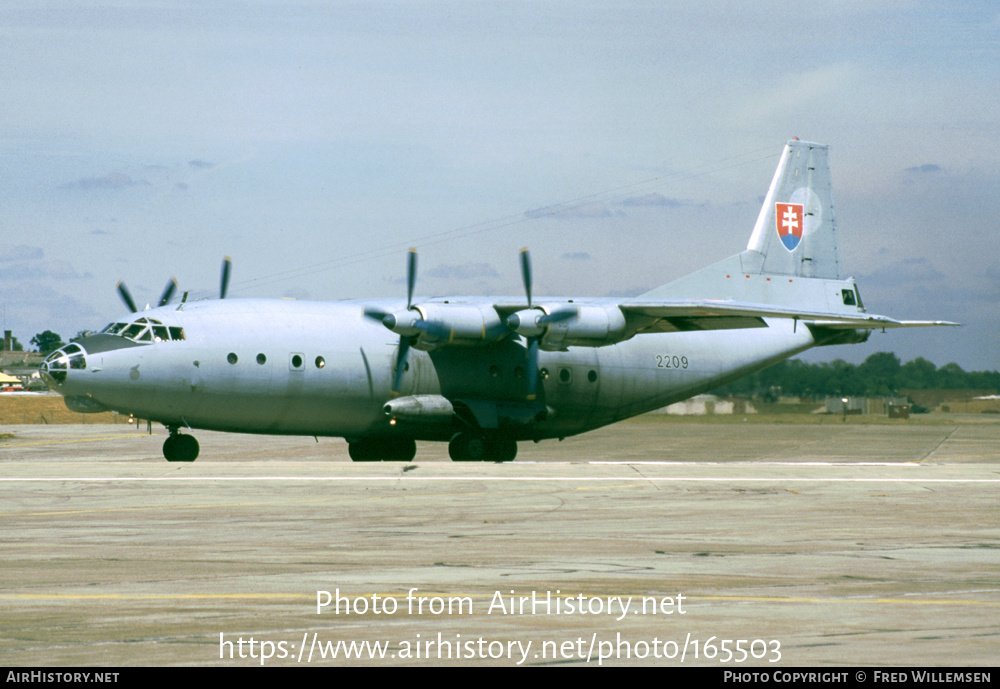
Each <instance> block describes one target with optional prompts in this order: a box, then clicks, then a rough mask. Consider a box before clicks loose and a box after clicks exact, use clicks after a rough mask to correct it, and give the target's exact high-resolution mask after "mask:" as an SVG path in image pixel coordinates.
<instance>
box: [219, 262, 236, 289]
mask: <svg viewBox="0 0 1000 689" xmlns="http://www.w3.org/2000/svg"><path fill="white" fill-rule="evenodd" d="M232 267H233V259H231V258H229V257H228V256H226V257H225V258H224V259H222V279H221V281H220V282H219V299H225V298H226V293H227V292H228V291H229V273H230V271H231V270H232Z"/></svg>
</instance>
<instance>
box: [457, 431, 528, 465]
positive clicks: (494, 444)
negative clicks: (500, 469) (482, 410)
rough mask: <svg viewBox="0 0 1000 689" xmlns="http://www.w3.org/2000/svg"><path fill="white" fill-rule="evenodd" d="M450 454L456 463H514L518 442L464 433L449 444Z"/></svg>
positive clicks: (510, 439) (498, 436) (474, 432)
mask: <svg viewBox="0 0 1000 689" xmlns="http://www.w3.org/2000/svg"><path fill="white" fill-rule="evenodd" d="M448 454H449V455H450V456H451V458H452V460H454V461H456V462H513V461H514V457H516V456H517V442H515V441H514V439H513V438H508V437H507V436H504V435H496V434H487V433H482V432H479V431H462V432H461V433H459V434H458V435H456V436H455V437H454V438H452V439H451V442H450V443H448Z"/></svg>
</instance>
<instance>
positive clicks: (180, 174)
mask: <svg viewBox="0 0 1000 689" xmlns="http://www.w3.org/2000/svg"><path fill="white" fill-rule="evenodd" d="M998 83H1000V9H998V8H997V6H996V3H995V2H992V1H990V2H951V1H944V0H942V1H940V2H932V1H928V0H916V1H911V0H906V1H902V0H899V1H896V0H886V1H884V2H880V1H878V0H857V1H855V0H817V1H815V2H810V3H802V2H800V1H799V0H795V1H794V2H793V1H787V2H786V1H778V2H760V3H743V2H735V1H730V2H726V1H722V2H713V3H704V2H702V0H692V1H690V2H688V1H685V0H681V1H677V2H670V3H664V2H641V1H630V2H588V1H586V0H583V1H581V0H573V1H572V2H570V1H566V2H561V1H553V2H546V1H542V0H537V1H532V2H472V1H470V0H455V1H441V2H433V1H426V2H424V1H416V0H411V1H399V2H374V1H372V2H369V1H365V2H336V1H333V2H327V1H323V2H320V1H315V2H313V1H307V0H303V1H294V0H292V1H284V0H282V1H281V2H277V1H275V2H241V1H235V0H219V1H217V2H213V3H196V2H169V1H167V0H155V1H154V0H150V1H144V0H129V1H128V2H124V1H122V2H106V1H105V2H102V1H100V0H97V1H95V2H88V3H78V2H62V1H60V0H47V1H46V2H17V1H16V0H15V1H13V2H5V3H3V4H2V5H0V237H2V241H0V322H2V327H3V329H9V330H12V331H13V332H14V335H15V336H16V337H17V338H18V339H19V340H20V341H21V343H22V344H24V345H28V343H29V342H30V340H31V338H32V337H33V336H34V335H35V334H37V333H40V332H42V331H44V330H53V331H55V332H57V333H59V334H60V335H62V336H63V338H64V339H68V338H70V337H72V336H73V335H75V334H76V333H78V332H79V331H83V330H89V329H99V328H101V327H103V326H104V325H105V324H106V323H108V322H111V321H113V320H115V319H116V318H118V317H121V316H122V315H123V314H124V313H127V310H126V308H125V307H124V306H123V305H122V303H121V301H120V300H119V298H118V296H117V293H116V290H115V285H116V283H117V282H118V281H119V280H123V281H124V282H125V284H126V285H127V286H128V288H129V290H130V291H131V292H132V294H133V296H134V297H135V299H136V301H137V302H139V303H140V304H142V305H144V304H145V303H148V302H155V301H156V300H157V299H158V297H159V295H160V293H161V292H162V290H163V288H164V286H165V285H166V283H167V281H168V280H169V279H170V277H171V276H176V278H177V280H178V282H179V283H180V289H181V290H182V291H189V292H190V293H191V296H190V298H192V299H193V298H211V297H213V296H216V295H217V292H218V282H219V271H220V268H221V264H222V260H223V257H224V256H231V257H232V259H233V281H232V283H231V287H230V296H232V297H239V296H248V297H261V296H273V297H294V298H299V299H318V300H325V299H341V298H355V297H362V298H364V297H370V298H375V297H389V296H403V295H405V291H406V286H405V266H406V250H407V248H408V247H410V246H413V247H416V248H417V249H418V251H419V278H418V282H417V293H418V295H426V296H434V295H445V294H451V295H477V294H484V295H519V294H521V292H522V287H521V279H520V272H519V263H518V251H519V249H520V248H521V247H523V246H527V247H529V248H530V250H531V254H532V264H533V267H534V287H533V289H534V293H535V294H536V295H543V294H548V295H553V296H556V295H558V296H576V297H586V296H594V297H602V296H635V295H638V294H641V293H642V292H644V291H647V290H649V289H652V288H654V287H656V286H658V285H660V284H663V283H666V282H669V281H670V280H672V279H674V278H677V277H680V276H682V275H684V274H686V273H688V272H691V271H693V270H695V269H697V268H700V267H702V266H704V265H707V264H709V263H712V262H714V261H717V260H720V259H722V258H725V257H726V256H729V255H731V254H735V253H738V252H739V251H741V250H743V249H744V248H745V247H746V243H747V240H748V239H749V237H750V233H751V231H752V229H753V224H754V221H755V220H756V216H757V213H758V211H759V208H760V204H761V201H762V199H763V196H764V194H765V193H766V191H767V187H768V184H769V183H770V180H771V176H772V175H773V172H774V168H775V166H776V164H777V161H778V157H779V155H780V153H781V149H782V147H783V145H784V142H785V141H786V140H788V139H790V138H791V137H793V136H798V137H800V138H802V139H805V140H810V141H817V142H820V143H825V144H828V145H829V146H830V162H831V168H832V176H833V193H834V202H835V207H836V216H837V222H838V229H839V233H840V238H841V258H842V265H843V267H844V272H845V276H846V275H852V276H854V277H855V278H857V280H858V284H859V287H860V290H861V294H862V297H863V299H864V302H865V306H866V307H867V308H868V310H869V311H870V312H873V313H878V314H884V315H888V316H891V317H895V318H908V319H944V320H954V321H959V322H961V323H963V324H964V325H963V327H962V328H960V329H953V328H934V329H924V330H919V331H918V330H906V331H892V332H890V333H888V334H882V333H876V334H874V335H873V336H872V338H871V339H870V340H869V342H868V343H865V344H863V345H857V346H852V347H844V346H840V347H826V348H819V349H817V350H814V351H813V352H811V353H809V354H807V355H804V358H807V359H808V360H810V361H831V360H833V359H837V358H841V359H846V360H848V361H853V362H860V361H862V360H863V359H864V358H865V357H867V356H869V355H871V354H872V353H875V352H878V351H893V352H895V353H896V354H897V355H898V356H899V357H900V358H901V359H902V360H903V361H904V362H905V361H908V360H911V359H914V358H916V357H924V358H926V359H929V360H930V361H932V362H934V363H935V364H937V365H938V366H941V365H944V364H946V363H948V362H956V363H958V364H959V365H960V366H962V368H964V369H966V370H995V369H1000V337H998V332H1000V232H998V229H1000V228H998V227H997V223H998V218H1000V194H998V193H997V192H998V190H1000V96H997V94H996V88H995V87H996V84H998Z"/></svg>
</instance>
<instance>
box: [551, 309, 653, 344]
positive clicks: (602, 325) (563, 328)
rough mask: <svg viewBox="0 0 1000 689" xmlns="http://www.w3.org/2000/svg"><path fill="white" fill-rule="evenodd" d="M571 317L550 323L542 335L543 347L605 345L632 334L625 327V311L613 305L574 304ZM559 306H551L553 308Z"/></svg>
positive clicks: (629, 336)
mask: <svg viewBox="0 0 1000 689" xmlns="http://www.w3.org/2000/svg"><path fill="white" fill-rule="evenodd" d="M575 306H576V309H577V315H576V316H575V317H573V318H568V319H565V320H559V321H556V322H553V323H549V324H548V327H547V328H546V330H545V335H544V336H543V337H542V339H541V342H540V346H541V348H542V349H548V350H557V349H565V348H566V347H605V346H607V345H612V344H616V343H618V342H623V341H625V340H627V339H629V338H631V337H632V335H634V334H635V333H629V332H628V331H627V329H626V322H625V314H623V313H622V311H621V309H619V308H618V307H617V306H616V305H614V304H609V305H606V306H605V305H600V304H598V305H586V304H584V305H575ZM557 308H558V307H554V308H553V311H554V310H556V309H557Z"/></svg>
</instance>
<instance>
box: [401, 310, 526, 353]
mask: <svg viewBox="0 0 1000 689" xmlns="http://www.w3.org/2000/svg"><path fill="white" fill-rule="evenodd" d="M413 311H416V312H418V313H419V314H420V316H421V319H420V320H418V321H417V322H416V323H414V324H413V326H412V327H414V328H415V329H417V330H418V331H419V333H420V335H419V337H418V339H417V341H416V342H415V343H414V345H413V346H414V347H416V348H417V349H422V350H424V351H429V350H432V349H436V348H438V347H443V346H446V345H447V346H454V345H459V346H461V345H466V346H469V345H481V344H483V343H487V342H499V341H500V340H502V339H504V338H505V337H507V336H509V335H510V330H508V329H507V327H506V326H505V325H504V324H503V322H502V321H501V320H500V316H499V315H497V312H496V310H495V309H494V308H493V307H492V306H482V307H480V306H470V305H468V304H443V303H430V304H418V305H416V306H414V307H413Z"/></svg>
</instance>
